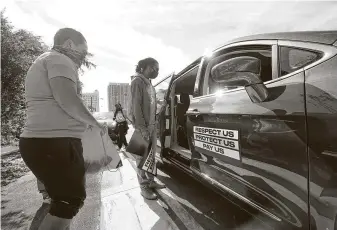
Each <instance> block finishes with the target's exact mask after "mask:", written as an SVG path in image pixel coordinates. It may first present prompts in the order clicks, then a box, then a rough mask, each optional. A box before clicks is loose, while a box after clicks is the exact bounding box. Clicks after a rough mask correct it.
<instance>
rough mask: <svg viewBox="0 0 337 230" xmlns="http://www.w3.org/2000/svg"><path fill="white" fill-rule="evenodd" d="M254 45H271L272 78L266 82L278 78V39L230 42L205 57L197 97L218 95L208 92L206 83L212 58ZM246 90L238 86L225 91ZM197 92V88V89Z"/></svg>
mask: <svg viewBox="0 0 337 230" xmlns="http://www.w3.org/2000/svg"><path fill="white" fill-rule="evenodd" d="M254 46H271V59H272V63H271V65H272V79H271V80H269V81H266V82H264V83H265V84H268V83H269V82H271V81H273V80H274V79H276V78H278V47H277V41H276V40H261V41H249V42H239V43H234V44H230V45H228V46H225V47H223V48H222V49H218V50H216V51H215V52H214V53H213V54H212V55H211V56H210V57H205V58H204V62H203V66H202V67H201V68H200V73H199V74H200V76H199V81H200V82H199V86H198V89H197V91H198V92H197V94H198V96H197V97H209V96H214V95H216V94H215V93H212V94H207V87H208V85H206V84H207V83H208V80H207V81H206V77H209V76H206V70H207V67H208V64H209V63H210V61H211V60H213V59H214V58H217V57H219V56H221V55H224V54H225V53H226V52H228V53H232V52H235V51H239V50H240V49H247V50H248V49H249V47H254ZM239 90H244V87H238V88H236V89H231V90H226V91H224V92H223V93H230V92H234V91H239ZM195 94H196V89H195Z"/></svg>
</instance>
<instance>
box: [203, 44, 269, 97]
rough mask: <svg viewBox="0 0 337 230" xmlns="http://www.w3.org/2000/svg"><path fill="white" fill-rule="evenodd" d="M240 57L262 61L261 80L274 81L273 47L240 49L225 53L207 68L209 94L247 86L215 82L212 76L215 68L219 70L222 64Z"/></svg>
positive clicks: (240, 83) (212, 61)
mask: <svg viewBox="0 0 337 230" xmlns="http://www.w3.org/2000/svg"><path fill="white" fill-rule="evenodd" d="M238 57H252V58H256V59H258V60H260V64H261V70H260V78H261V80H262V81H263V82H265V81H269V80H272V58H271V57H272V51H271V46H263V47H256V48H249V47H247V48H246V49H242V47H240V50H238V51H232V52H229V53H224V54H222V55H220V56H218V57H215V58H213V59H212V60H211V61H210V62H209V64H208V66H207V68H206V78H205V80H206V81H207V83H208V84H207V83H206V85H208V87H207V92H206V93H207V94H213V93H216V92H218V91H222V92H223V91H226V90H231V89H236V88H238V87H243V86H245V82H243V81H242V82H236V83H235V84H233V83H231V84H229V83H228V82H221V81H215V80H214V79H215V78H214V77H213V76H212V73H214V71H212V70H214V69H213V68H214V67H215V68H217V66H219V67H221V64H222V63H225V62H226V61H228V60H230V59H234V58H238Z"/></svg>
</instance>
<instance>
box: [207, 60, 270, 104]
mask: <svg viewBox="0 0 337 230" xmlns="http://www.w3.org/2000/svg"><path fill="white" fill-rule="evenodd" d="M211 76H212V79H213V81H215V82H216V83H219V84H221V85H223V86H226V87H245V89H246V92H247V94H248V96H249V97H250V99H251V101H252V102H254V103H260V102H263V101H265V100H266V99H267V98H268V89H267V87H266V86H265V85H264V84H263V82H262V80H261V78H260V76H261V61H260V59H258V58H255V57H249V56H242V57H235V58H231V59H229V60H226V61H223V62H221V63H219V64H217V65H215V66H214V67H213V68H212V70H211Z"/></svg>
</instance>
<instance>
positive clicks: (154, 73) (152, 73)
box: [150, 71, 158, 79]
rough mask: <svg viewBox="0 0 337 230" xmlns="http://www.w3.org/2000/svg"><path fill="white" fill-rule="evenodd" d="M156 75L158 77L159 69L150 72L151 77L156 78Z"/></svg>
mask: <svg viewBox="0 0 337 230" xmlns="http://www.w3.org/2000/svg"><path fill="white" fill-rule="evenodd" d="M156 77H158V72H157V71H153V72H151V73H150V78H151V79H155V78H156Z"/></svg>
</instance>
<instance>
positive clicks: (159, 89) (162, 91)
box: [154, 75, 172, 113]
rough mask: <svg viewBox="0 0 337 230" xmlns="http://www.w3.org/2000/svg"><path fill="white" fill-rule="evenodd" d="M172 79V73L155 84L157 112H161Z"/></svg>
mask: <svg viewBox="0 0 337 230" xmlns="http://www.w3.org/2000/svg"><path fill="white" fill-rule="evenodd" d="M171 79H172V75H170V76H169V77H167V78H166V79H165V80H163V81H161V82H160V83H159V84H157V85H155V86H154V88H155V89H156V99H157V101H156V103H157V113H159V111H160V109H161V107H162V106H163V104H164V99H165V95H166V93H167V90H168V87H169V84H170V81H171Z"/></svg>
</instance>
